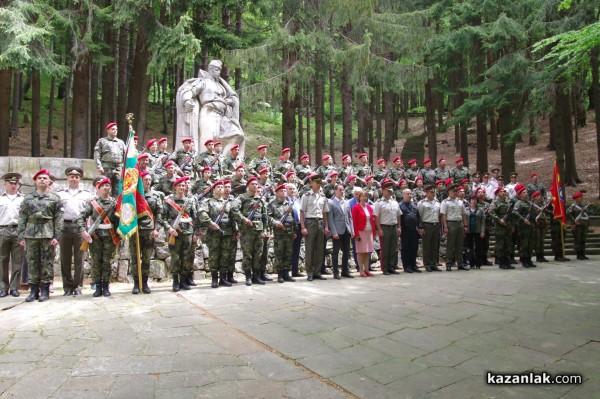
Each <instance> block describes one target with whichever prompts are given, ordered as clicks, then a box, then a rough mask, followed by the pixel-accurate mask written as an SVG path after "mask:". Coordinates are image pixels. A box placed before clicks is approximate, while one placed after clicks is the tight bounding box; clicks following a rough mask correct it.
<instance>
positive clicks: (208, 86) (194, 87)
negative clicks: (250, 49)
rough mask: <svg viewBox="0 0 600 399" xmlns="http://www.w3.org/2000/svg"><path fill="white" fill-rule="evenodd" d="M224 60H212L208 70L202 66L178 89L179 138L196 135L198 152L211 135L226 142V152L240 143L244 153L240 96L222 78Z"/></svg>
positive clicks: (224, 144) (179, 142)
mask: <svg viewBox="0 0 600 399" xmlns="http://www.w3.org/2000/svg"><path fill="white" fill-rule="evenodd" d="M222 67H223V63H222V62H221V61H220V60H212V61H211V62H210V63H209V64H208V72H206V71H204V70H202V69H201V70H200V71H199V72H198V77H197V78H193V79H188V80H186V81H185V82H184V83H183V85H181V87H180V88H179V89H178V90H177V98H176V105H177V139H176V143H175V145H176V147H177V148H179V147H180V146H181V140H182V139H183V138H185V137H192V138H193V139H194V144H195V146H196V151H198V153H200V152H202V151H204V150H205V147H204V142H205V141H206V140H208V139H213V140H215V141H220V142H222V143H223V154H224V155H225V156H227V155H228V154H229V149H230V148H231V147H232V146H233V145H235V144H238V145H239V146H240V157H243V155H244V132H243V130H242V127H241V126H240V100H239V98H238V96H237V93H236V92H235V91H234V90H233V89H232V88H231V86H229V84H228V83H227V82H226V81H225V79H223V78H221V76H220V75H221V68H222Z"/></svg>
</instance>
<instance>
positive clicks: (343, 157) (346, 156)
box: [342, 154, 352, 161]
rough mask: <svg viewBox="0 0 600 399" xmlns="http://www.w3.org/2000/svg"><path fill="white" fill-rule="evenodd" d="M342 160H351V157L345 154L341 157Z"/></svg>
mask: <svg viewBox="0 0 600 399" xmlns="http://www.w3.org/2000/svg"><path fill="white" fill-rule="evenodd" d="M344 159H352V157H351V156H350V155H348V154H346V155H342V161H343V160H344Z"/></svg>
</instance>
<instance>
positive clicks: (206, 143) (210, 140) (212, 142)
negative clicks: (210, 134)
mask: <svg viewBox="0 0 600 399" xmlns="http://www.w3.org/2000/svg"><path fill="white" fill-rule="evenodd" d="M209 144H215V141H214V140H213V139H208V140H206V141H205V142H204V145H205V146H207V145H209Z"/></svg>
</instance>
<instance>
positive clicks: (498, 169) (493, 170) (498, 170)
mask: <svg viewBox="0 0 600 399" xmlns="http://www.w3.org/2000/svg"><path fill="white" fill-rule="evenodd" d="M494 172H500V168H492V173H494Z"/></svg>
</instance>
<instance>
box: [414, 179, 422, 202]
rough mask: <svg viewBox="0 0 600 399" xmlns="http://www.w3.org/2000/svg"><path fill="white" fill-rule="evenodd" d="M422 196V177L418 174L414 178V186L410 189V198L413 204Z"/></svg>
mask: <svg viewBox="0 0 600 399" xmlns="http://www.w3.org/2000/svg"><path fill="white" fill-rule="evenodd" d="M424 198H425V190H423V178H422V177H421V176H419V177H417V179H416V180H415V188H414V189H413V190H412V200H413V201H414V202H415V204H418V203H419V201H421V200H422V199H424Z"/></svg>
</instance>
